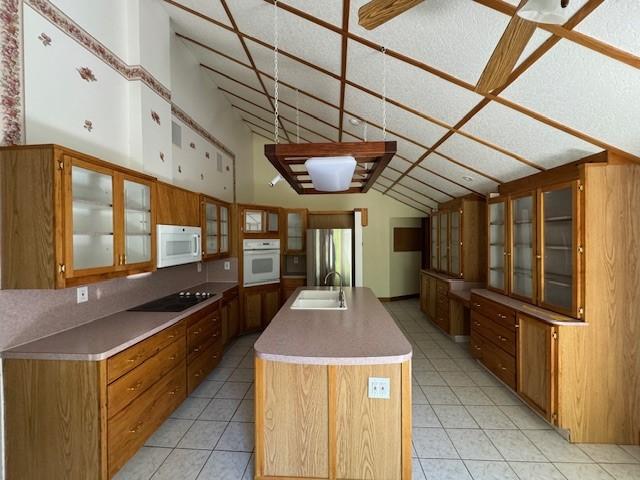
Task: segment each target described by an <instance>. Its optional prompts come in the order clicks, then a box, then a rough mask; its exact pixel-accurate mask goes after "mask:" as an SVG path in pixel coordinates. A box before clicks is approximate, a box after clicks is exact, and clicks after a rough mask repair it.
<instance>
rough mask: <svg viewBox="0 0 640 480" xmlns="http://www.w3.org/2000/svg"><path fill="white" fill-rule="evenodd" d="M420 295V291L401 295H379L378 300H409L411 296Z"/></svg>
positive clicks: (416, 296)
mask: <svg viewBox="0 0 640 480" xmlns="http://www.w3.org/2000/svg"><path fill="white" fill-rule="evenodd" d="M419 296H420V294H419V293H412V294H410V295H400V296H398V297H378V300H380V301H381V302H383V303H387V302H397V301H398V300H408V299H410V298H418V297H419Z"/></svg>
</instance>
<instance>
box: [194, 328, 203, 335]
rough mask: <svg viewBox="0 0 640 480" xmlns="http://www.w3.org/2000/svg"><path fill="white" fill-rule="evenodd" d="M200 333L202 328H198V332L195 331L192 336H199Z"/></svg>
mask: <svg viewBox="0 0 640 480" xmlns="http://www.w3.org/2000/svg"><path fill="white" fill-rule="evenodd" d="M200 332H202V328H199V329H198V330H195V331H194V332H193V334H194V335H200Z"/></svg>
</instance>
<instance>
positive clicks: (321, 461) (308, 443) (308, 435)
mask: <svg viewBox="0 0 640 480" xmlns="http://www.w3.org/2000/svg"><path fill="white" fill-rule="evenodd" d="M291 385H297V386H298V388H290V387H291ZM264 388H265V393H266V395H265V399H264V409H263V411H264V474H265V475H266V476H284V477H294V478H300V477H303V478H328V475H329V437H328V435H329V433H328V425H329V420H328V415H329V394H328V378H327V367H326V366H324V365H297V364H292V363H278V362H266V365H265V368H264ZM303 425H304V428H302V426H303Z"/></svg>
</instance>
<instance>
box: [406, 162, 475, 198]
mask: <svg viewBox="0 0 640 480" xmlns="http://www.w3.org/2000/svg"><path fill="white" fill-rule="evenodd" d="M410 175H411V176H412V177H413V178H416V179H418V180H421V181H423V182H424V183H427V184H428V185H429V186H431V187H432V191H433V195H431V194H429V195H430V196H432V197H433V198H435V199H436V200H438V201H439V202H442V201H446V200H449V199H451V198H453V197H454V196H459V195H466V194H468V193H470V192H468V191H467V190H465V189H463V188H460V187H459V186H457V185H454V184H453V183H451V182H449V181H447V180H445V179H443V178H442V177H438V176H437V175H434V174H433V173H431V172H428V171H426V170H423V169H422V168H414V169H413V170H411V174H410ZM403 180H404V179H403ZM442 192H445V193H446V195H445V194H443V193H442ZM447 196H448V198H447Z"/></svg>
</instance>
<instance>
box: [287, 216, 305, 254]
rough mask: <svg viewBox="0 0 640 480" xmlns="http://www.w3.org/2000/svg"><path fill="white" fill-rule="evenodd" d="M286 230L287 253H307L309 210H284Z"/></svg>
mask: <svg viewBox="0 0 640 480" xmlns="http://www.w3.org/2000/svg"><path fill="white" fill-rule="evenodd" d="M283 217H284V221H285V222H286V228H285V237H284V238H285V247H284V250H285V253H304V252H305V251H306V246H305V244H306V232H307V210H306V209H295V210H292V209H286V210H283Z"/></svg>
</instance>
